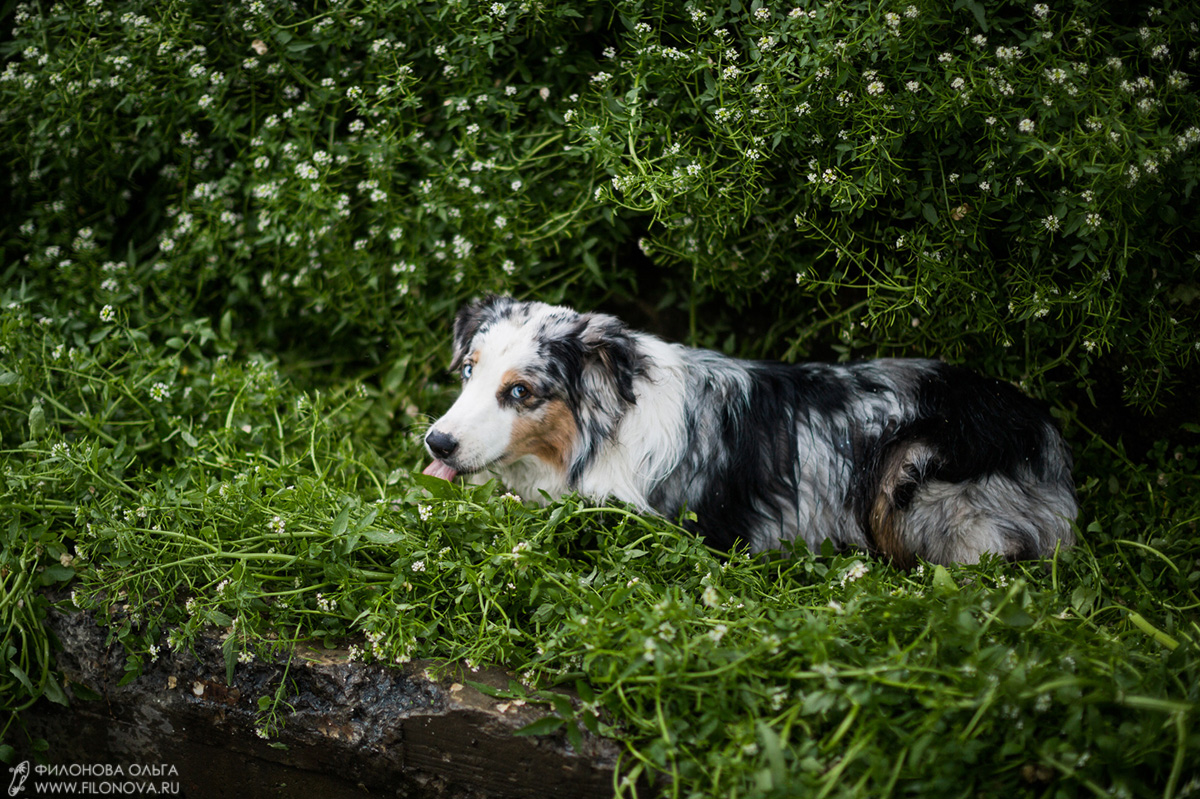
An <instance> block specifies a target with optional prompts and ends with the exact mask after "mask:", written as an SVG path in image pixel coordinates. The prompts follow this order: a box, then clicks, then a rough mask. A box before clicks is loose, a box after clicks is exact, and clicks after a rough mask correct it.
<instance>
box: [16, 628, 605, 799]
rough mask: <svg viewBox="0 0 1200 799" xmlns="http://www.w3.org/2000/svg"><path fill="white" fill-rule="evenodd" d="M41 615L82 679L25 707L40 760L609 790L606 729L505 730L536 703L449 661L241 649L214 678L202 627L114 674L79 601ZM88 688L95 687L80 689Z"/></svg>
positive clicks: (371, 791)
mask: <svg viewBox="0 0 1200 799" xmlns="http://www.w3.org/2000/svg"><path fill="white" fill-rule="evenodd" d="M50 624H51V626H52V628H53V630H54V632H55V634H56V635H57V636H58V639H59V641H60V642H61V643H62V651H61V652H59V653H58V667H59V669H60V671H61V672H62V673H63V674H64V675H65V677H66V680H67V684H68V688H70V687H71V686H72V685H74V686H83V687H84V688H85V689H87V690H78V689H77V690H74V691H73V693H75V694H76V695H77V698H76V699H74V700H73V701H72V703H71V706H70V707H69V708H64V707H61V706H59V705H54V704H50V703H48V702H45V701H44V700H43V702H41V703H39V704H38V705H36V706H35V707H34V708H32V709H31V710H29V711H26V712H25V713H23V714H22V717H23V720H24V722H25V724H26V727H27V728H28V730H29V732H30V733H32V734H33V735H34V736H40V737H42V738H45V739H46V740H47V741H48V742H49V744H50V751H49V753H48V760H49V763H50V765H51V767H52V768H53V767H54V766H55V765H57V766H58V767H59V773H60V774H65V773H66V772H65V771H63V769H66V768H72V767H73V764H75V765H79V766H87V767H90V768H93V769H94V768H95V766H96V765H101V766H105V767H110V768H111V767H116V766H121V767H122V770H123V772H125V773H128V772H130V771H132V770H134V769H138V770H140V768H141V767H145V766H147V765H158V766H160V767H164V768H166V769H167V770H166V780H165V781H164V780H155V781H154V782H155V783H161V786H160V788H159V790H160V792H162V793H172V792H173V791H172V790H171V788H170V783H172V782H173V783H174V787H175V789H176V790H177V792H178V795H185V796H193V797H208V796H212V797H225V796H228V797H252V798H253V797H281V798H282V797H305V799H315V797H322V798H324V797H331V798H333V799H338V798H339V797H358V796H398V797H413V798H414V799H420V798H422V797H453V798H455V799H457V798H458V797H462V798H463V799H467V798H468V797H470V798H471V799H475V798H476V797H478V798H479V799H484V798H486V797H531V798H532V797H538V799H541V798H542V797H546V796H553V797H555V798H556V799H572V798H573V797H580V798H581V799H582V798H585V797H586V798H590V797H601V796H611V795H612V792H613V791H612V784H613V770H614V766H615V763H616V759H617V753H618V750H617V748H616V746H615V745H614V744H612V742H610V741H607V740H604V739H599V738H596V737H594V736H591V735H587V734H585V735H584V739H583V740H584V745H583V747H582V751H576V750H574V749H573V748H572V747H571V746H570V745H569V744H568V743H567V740H566V737H565V735H562V734H561V733H560V734H558V735H555V736H541V737H528V736H515V735H513V731H514V730H516V729H519V728H520V727H523V726H525V725H526V724H528V723H530V722H531V721H534V720H536V719H538V718H541V717H543V716H545V715H546V714H547V712H548V711H546V710H545V709H542V708H539V707H535V706H532V705H520V704H518V703H513V702H506V701H503V700H497V699H495V698H492V697H490V696H488V695H486V694H485V693H482V692H481V691H479V690H477V689H475V688H474V687H472V686H470V685H467V684H466V680H465V679H464V676H463V675H462V674H461V672H460V673H458V674H455V673H453V671H448V672H445V673H438V674H431V673H430V672H429V671H428V670H427V669H426V667H425V665H426V664H419V663H418V664H409V665H408V666H407V667H405V668H403V669H392V668H385V667H382V666H378V665H372V664H362V663H350V662H346V659H345V657H344V656H341V657H338V656H335V655H330V654H329V653H325V652H320V651H307V652H298V653H297V654H296V656H295V657H294V658H293V660H292V662H291V666H290V668H288V669H287V672H286V678H285V666H286V663H285V662H263V661H260V660H257V659H255V660H254V661H253V662H250V663H239V664H238V665H237V668H236V671H235V674H234V679H233V682H232V684H227V683H226V679H225V675H226V672H225V661H224V657H223V655H222V651H221V639H220V637H219V635H218V634H217V633H215V632H214V633H213V634H211V635H209V636H206V637H202V638H201V640H200V641H199V643H198V645H197V648H196V650H195V652H194V653H193V652H171V653H169V652H167V651H166V650H165V649H164V652H163V654H162V655H161V656H160V657H159V659H158V661H157V662H155V663H152V664H147V666H146V667H145V668H144V670H143V672H142V674H141V676H139V677H138V678H136V679H134V680H132V681H131V682H128V683H127V684H126V685H119V683H120V681H121V679H122V678H123V677H124V676H125V654H124V652H123V650H122V649H121V647H120V646H119V645H113V646H107V645H106V644H105V636H106V633H105V630H104V629H102V628H100V627H98V626H97V625H96V623H95V620H94V619H93V618H92V617H91V616H89V615H88V614H84V613H56V614H53V615H52V617H51V619H50ZM443 671H445V670H443ZM466 678H467V679H469V680H470V681H472V682H476V683H482V684H484V685H491V686H493V687H496V688H505V687H506V686H507V685H508V681H509V675H507V674H505V673H503V672H500V671H489V670H483V671H480V672H478V673H470V674H468V675H466ZM281 681H285V682H286V685H287V689H286V692H285V697H284V701H285V702H286V705H283V706H281V707H280V709H279V713H280V716H281V717H282V719H283V721H284V726H283V729H282V730H281V731H279V732H278V733H277V734H276V735H273V736H272V737H271V739H270V740H264V739H263V738H261V737H260V736H259V735H258V734H257V733H256V727H257V725H258V724H259V722H260V713H259V705H258V700H259V698H260V697H263V696H270V697H273V696H274V695H275V691H276V689H277V688H278V687H279V685H280V683H281ZM88 690H90V691H91V692H94V693H95V694H98V695H99V697H100V698H99V699H95V700H91V701H81V700H80V699H79V698H78V695H79V694H83V693H87V692H88ZM289 706H290V707H289ZM20 749H21V747H20V746H18V752H19V757H24V756H25V753H21V752H20ZM171 767H173V769H174V771H175V772H176V774H174V775H172V774H171V773H170V770H169V769H170V768H171ZM75 770H76V771H78V769H77V768H76V769H75ZM68 776H69V775H68ZM76 776H78V775H76ZM84 776H88V775H84ZM93 776H94V775H93ZM29 787H31V788H36V787H38V786H36V785H34V784H32V783H31V784H30V786H29ZM139 792H144V791H139ZM30 795H36V794H30Z"/></svg>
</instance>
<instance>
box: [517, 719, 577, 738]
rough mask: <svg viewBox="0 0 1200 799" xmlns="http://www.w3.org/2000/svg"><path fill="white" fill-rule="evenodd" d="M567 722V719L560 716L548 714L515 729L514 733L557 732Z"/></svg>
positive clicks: (538, 733)
mask: <svg viewBox="0 0 1200 799" xmlns="http://www.w3.org/2000/svg"><path fill="white" fill-rule="evenodd" d="M565 723H566V720H565V719H563V718H561V717H559V716H546V717H545V718H540V719H538V720H537V721H533V722H530V723H529V724H526V725H525V726H524V727H522V728H521V729H519V730H514V731H513V735H549V734H550V733H552V732H557V731H558V729H559V728H560V727H562V726H563V724H565Z"/></svg>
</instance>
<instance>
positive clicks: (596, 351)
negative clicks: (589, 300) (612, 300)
mask: <svg viewBox="0 0 1200 799" xmlns="http://www.w3.org/2000/svg"><path fill="white" fill-rule="evenodd" d="M582 321H583V322H585V325H584V328H583V330H582V331H581V332H580V334H579V340H580V341H581V342H582V343H583V347H584V353H585V356H586V361H587V362H588V364H589V366H590V367H591V371H592V372H593V374H594V375H596V374H598V375H599V376H600V378H601V379H603V380H604V381H606V382H607V383H608V384H609V385H610V386H611V387H612V388H613V389H614V390H615V391H616V393H617V396H619V397H620V398H621V399H622V400H624V401H625V402H628V403H630V404H631V405H632V404H634V403H636V402H637V395H636V394H634V393H633V379H634V378H635V377H637V375H638V372H639V370H640V369H641V361H642V357H641V354H640V353H639V352H638V346H637V340H636V339H634V337H633V335H632V334H631V333H630V331H629V328H627V327H625V325H624V324H623V323H622V322H621V320H619V319H617V318H616V317H614V316H608V315H606V314H584V315H583V317H582Z"/></svg>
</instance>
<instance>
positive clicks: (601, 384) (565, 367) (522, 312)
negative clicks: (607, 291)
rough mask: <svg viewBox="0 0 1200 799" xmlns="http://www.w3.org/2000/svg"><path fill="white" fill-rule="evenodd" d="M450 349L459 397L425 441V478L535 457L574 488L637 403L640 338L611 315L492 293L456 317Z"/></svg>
mask: <svg viewBox="0 0 1200 799" xmlns="http://www.w3.org/2000/svg"><path fill="white" fill-rule="evenodd" d="M453 352H454V355H453V358H452V360H451V363H450V369H451V371H456V372H458V374H459V376H460V377H461V379H462V393H461V394H460V395H459V397H458V399H457V400H456V401H455V403H454V405H453V406H452V407H451V408H450V410H449V411H447V412H446V415H445V416H443V417H442V418H440V419H438V420H437V421H436V422H435V423H434V424H433V426H432V427H431V428H430V429H429V431H428V433H427V434H426V435H425V446H426V447H427V448H428V450H429V453H430V454H431V455H432V456H433V457H434V462H433V463H432V464H431V465H430V467H429V468H428V469H426V474H434V475H437V476H440V477H445V478H446V479H453V478H454V477H455V475H457V474H458V473H460V472H476V471H479V470H481V469H487V468H491V467H497V466H505V465H507V464H511V463H515V462H517V461H519V460H521V459H523V458H537V459H539V460H541V461H542V462H544V463H545V464H547V465H549V466H551V467H553V468H555V469H557V470H559V471H561V472H562V473H563V474H564V476H566V477H568V480H569V482H574V479H575V478H577V477H578V471H579V470H580V469H581V468H582V466H583V465H584V464H585V463H586V460H587V459H588V458H589V457H590V456H591V455H592V454H593V453H594V451H595V448H596V447H597V446H598V445H599V442H600V441H601V440H602V439H603V438H604V437H606V436H607V435H608V434H609V433H610V432H611V430H612V428H613V426H614V425H615V424H616V422H617V421H618V420H619V419H620V416H621V414H622V412H623V411H624V409H625V408H626V407H628V406H629V405H631V404H633V403H634V402H636V396H635V394H634V390H633V380H634V377H635V376H636V375H637V372H638V368H639V357H638V354H637V341H636V339H635V337H634V334H632V333H630V332H629V331H628V330H627V329H626V328H625V326H624V325H623V324H621V322H620V321H618V320H617V319H615V318H613V317H611V316H605V315H603V314H580V313H578V312H576V311H573V310H571V309H570V308H564V307H561V306H554V305H546V304H544V303H540V302H518V301H517V300H514V299H512V298H511V297H496V296H489V297H485V298H483V299H481V300H476V301H475V302H473V303H471V304H469V305H467V306H465V307H463V308H462V310H460V311H459V312H458V316H457V318H456V319H455V320H454V345H453Z"/></svg>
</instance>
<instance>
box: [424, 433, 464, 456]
mask: <svg viewBox="0 0 1200 799" xmlns="http://www.w3.org/2000/svg"><path fill="white" fill-rule="evenodd" d="M425 446H426V447H429V452H430V454H431V455H433V457H435V458H439V459H441V460H445V459H446V458H449V457H450V456H452V455H453V454H454V453H455V452H456V451H457V450H458V439H457V438H455V437H454V436H452V435H450V434H449V433H443V432H442V431H441V430H430V431H429V433H428V435H426V436H425Z"/></svg>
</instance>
